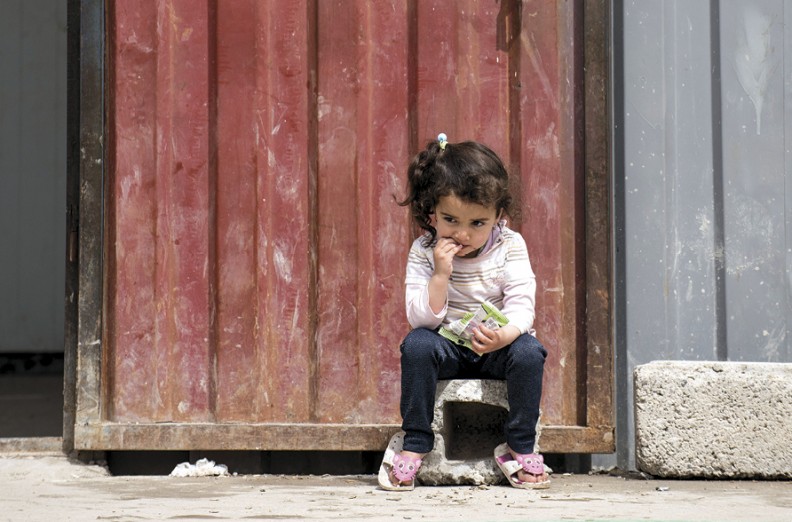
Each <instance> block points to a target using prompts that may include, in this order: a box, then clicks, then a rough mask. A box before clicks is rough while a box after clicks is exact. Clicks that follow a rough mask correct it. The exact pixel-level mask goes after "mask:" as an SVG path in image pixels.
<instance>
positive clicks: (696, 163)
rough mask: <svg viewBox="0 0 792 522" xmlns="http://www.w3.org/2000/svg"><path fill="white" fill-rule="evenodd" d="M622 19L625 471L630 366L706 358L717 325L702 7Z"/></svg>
mask: <svg viewBox="0 0 792 522" xmlns="http://www.w3.org/2000/svg"><path fill="white" fill-rule="evenodd" d="M623 16H624V34H623V44H624V46H623V52H624V101H623V102H624V123H623V124H624V144H623V150H624V160H623V162H624V172H623V175H624V178H623V190H624V213H625V215H624V216H623V223H624V227H625V245H624V248H626V251H625V257H624V267H622V269H623V270H624V273H625V289H624V296H625V301H626V302H625V303H623V307H622V309H623V310H625V316H624V317H622V318H621V320H624V321H626V329H625V330H626V342H625V343H623V346H625V347H626V350H624V351H622V353H617V360H618V364H620V365H621V367H622V371H621V372H618V373H619V374H620V375H621V376H622V378H624V379H627V382H626V383H622V385H621V386H619V389H620V390H624V391H625V392H626V394H627V397H621V398H617V403H620V404H622V407H621V408H620V409H619V411H618V412H617V424H618V428H619V429H620V430H621V436H620V437H619V440H620V441H621V445H622V447H621V448H619V451H620V462H619V465H620V466H622V467H633V465H634V464H633V456H632V454H633V437H632V400H631V397H632V378H631V376H632V371H633V369H634V367H635V366H636V365H638V364H642V363H645V362H648V361H651V360H655V359H711V358H713V356H714V354H715V353H716V350H717V326H718V321H717V307H716V302H717V287H716V277H715V261H714V252H715V239H714V232H713V230H714V223H715V217H714V208H715V202H714V199H713V156H712V151H713V137H712V110H711V74H710V69H711V68H710V54H709V49H710V45H709V34H710V27H709V26H710V17H709V5H708V4H707V3H705V2H689V1H678V2H670V1H669V2H640V1H627V2H624V12H623ZM616 102H617V103H618V100H617V101H616ZM616 175H619V173H616ZM624 431H629V435H626V436H625V433H624ZM625 445H627V446H628V447H626V448H625V447H624V446H625ZM622 461H627V462H622Z"/></svg>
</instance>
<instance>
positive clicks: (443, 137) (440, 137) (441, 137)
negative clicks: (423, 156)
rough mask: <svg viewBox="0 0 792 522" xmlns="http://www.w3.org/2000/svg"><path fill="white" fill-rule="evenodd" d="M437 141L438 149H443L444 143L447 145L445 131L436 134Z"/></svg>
mask: <svg viewBox="0 0 792 522" xmlns="http://www.w3.org/2000/svg"><path fill="white" fill-rule="evenodd" d="M437 142H438V143H439V144H440V150H445V148H446V145H448V136H446V135H445V132H441V133H440V134H438V135H437Z"/></svg>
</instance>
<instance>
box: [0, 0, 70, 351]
mask: <svg viewBox="0 0 792 522" xmlns="http://www.w3.org/2000/svg"><path fill="white" fill-rule="evenodd" d="M65 214H66V2H62V1H59V0H32V1H31V0H8V1H5V0H4V1H3V3H2V16H0V353H8V352H62V351H63V336H64V333H63V327H64V324H63V322H64V319H63V317H64V306H63V294H64V272H65V260H64V251H65V226H66V224H65V223H66V219H65Z"/></svg>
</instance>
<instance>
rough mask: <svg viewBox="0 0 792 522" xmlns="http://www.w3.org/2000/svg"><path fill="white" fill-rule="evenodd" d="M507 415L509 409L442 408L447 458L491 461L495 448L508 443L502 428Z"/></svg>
mask: <svg viewBox="0 0 792 522" xmlns="http://www.w3.org/2000/svg"><path fill="white" fill-rule="evenodd" d="M508 415H509V412H508V410H506V408H501V407H500V406H493V405H491V404H482V403H480V402H446V403H445V404H444V405H443V427H444V430H445V434H444V440H445V450H446V454H445V458H446V459H448V460H471V459H482V458H487V457H491V456H492V451H493V450H494V449H495V447H496V446H497V445H498V444H501V443H502V442H503V441H505V440H506V438H505V436H504V434H503V425H504V423H505V422H506V419H507V417H508Z"/></svg>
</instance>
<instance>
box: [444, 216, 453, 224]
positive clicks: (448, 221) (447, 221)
mask: <svg viewBox="0 0 792 522" xmlns="http://www.w3.org/2000/svg"><path fill="white" fill-rule="evenodd" d="M444 219H445V221H446V223H456V219H454V218H452V217H448V216H446V217H445V218H444Z"/></svg>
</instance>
